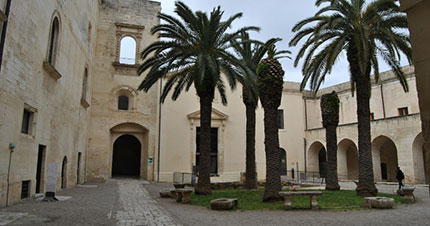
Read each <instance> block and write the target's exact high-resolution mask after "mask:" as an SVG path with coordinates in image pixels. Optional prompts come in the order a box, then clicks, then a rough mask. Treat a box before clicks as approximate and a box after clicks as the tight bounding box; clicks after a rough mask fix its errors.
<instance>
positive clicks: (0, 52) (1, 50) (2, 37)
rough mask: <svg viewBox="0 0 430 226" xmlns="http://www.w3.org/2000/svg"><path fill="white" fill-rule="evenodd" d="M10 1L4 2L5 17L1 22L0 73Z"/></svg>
mask: <svg viewBox="0 0 430 226" xmlns="http://www.w3.org/2000/svg"><path fill="white" fill-rule="evenodd" d="M11 1H12V0H7V2H6V9H5V15H6V21H5V22H3V29H2V32H1V41H0V71H1V66H2V62H3V51H4V45H5V41H6V30H7V22H8V20H9V11H10V4H11Z"/></svg>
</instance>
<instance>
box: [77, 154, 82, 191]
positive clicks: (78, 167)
mask: <svg viewBox="0 0 430 226" xmlns="http://www.w3.org/2000/svg"><path fill="white" fill-rule="evenodd" d="M81 155H82V153H80V152H79V153H78V166H77V167H76V183H77V184H80V183H81V180H80V178H81V174H80V171H81Z"/></svg>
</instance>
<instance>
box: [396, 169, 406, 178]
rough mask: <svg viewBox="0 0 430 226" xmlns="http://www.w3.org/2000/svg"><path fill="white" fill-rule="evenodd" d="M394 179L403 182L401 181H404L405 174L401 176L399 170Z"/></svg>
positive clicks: (401, 173)
mask: <svg viewBox="0 0 430 226" xmlns="http://www.w3.org/2000/svg"><path fill="white" fill-rule="evenodd" d="M396 179H397V180H403V179H405V174H403V172H402V170H400V169H398V170H397V173H396Z"/></svg>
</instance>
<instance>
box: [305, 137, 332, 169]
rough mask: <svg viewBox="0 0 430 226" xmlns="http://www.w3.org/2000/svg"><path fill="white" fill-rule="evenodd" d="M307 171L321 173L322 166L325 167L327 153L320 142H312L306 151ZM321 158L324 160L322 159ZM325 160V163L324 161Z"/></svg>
mask: <svg viewBox="0 0 430 226" xmlns="http://www.w3.org/2000/svg"><path fill="white" fill-rule="evenodd" d="M307 156H308V171H310V172H319V173H323V172H321V170H322V169H323V168H324V165H327V152H326V148H325V146H324V144H323V143H322V142H320V141H314V142H313V143H312V144H311V146H309V149H308V155H307ZM323 156H324V157H325V158H323ZM324 160H325V161H324Z"/></svg>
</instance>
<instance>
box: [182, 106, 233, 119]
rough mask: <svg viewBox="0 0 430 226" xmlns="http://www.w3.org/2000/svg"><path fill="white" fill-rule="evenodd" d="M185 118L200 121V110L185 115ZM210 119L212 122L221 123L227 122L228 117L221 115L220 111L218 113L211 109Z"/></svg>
mask: <svg viewBox="0 0 430 226" xmlns="http://www.w3.org/2000/svg"><path fill="white" fill-rule="evenodd" d="M187 117H188V118H189V119H194V120H195V119H200V110H198V111H195V112H193V113H190V114H188V115H187ZM211 119H212V120H221V121H224V120H227V119H228V115H226V114H224V113H222V112H221V111H218V110H217V109H215V108H212V115H211Z"/></svg>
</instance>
